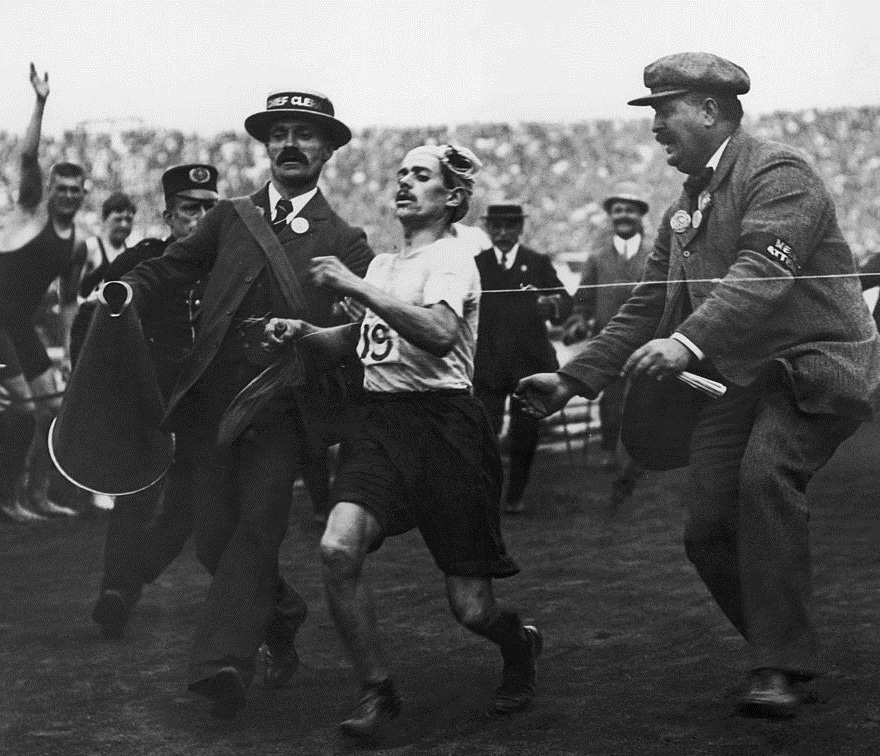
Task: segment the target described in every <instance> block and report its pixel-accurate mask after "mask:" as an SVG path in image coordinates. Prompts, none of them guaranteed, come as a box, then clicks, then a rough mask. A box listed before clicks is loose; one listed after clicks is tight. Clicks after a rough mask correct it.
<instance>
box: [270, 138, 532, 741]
mask: <svg viewBox="0 0 880 756" xmlns="http://www.w3.org/2000/svg"><path fill="white" fill-rule="evenodd" d="M479 168H480V163H479V161H478V160H477V158H476V156H474V155H473V153H471V151H470V150H467V149H465V148H463V147H457V146H453V145H432V146H423V147H418V148H416V149H414V150H411V151H410V152H409V153H408V154H407V155H406V156H405V157H404V159H403V161H402V162H401V164H400V169H399V170H398V172H397V187H398V189H397V194H396V212H397V218H398V220H399V221H400V223H401V225H402V226H403V231H404V247H403V249H402V250H401V251H400V252H398V253H395V254H383V255H379V256H377V257H376V259H375V260H374V261H373V262H372V263H371V264H370V268H369V270H368V271H367V275H366V278H365V279H364V280H361V279H360V278H358V277H357V276H355V275H353V274H352V272H351V271H350V270H348V269H347V268H346V267H345V266H344V265H342V264H341V262H340V261H339V260H337V259H336V258H333V257H321V258H318V259H316V260H314V261H313V262H312V266H311V275H312V278H313V281H314V283H315V284H316V285H318V286H320V287H322V288H324V289H326V290H330V291H335V292H337V293H339V294H343V295H345V296H346V297H351V298H352V299H354V300H355V301H356V302H357V303H359V304H360V305H361V306H363V307H366V308H367V310H366V315H365V317H364V320H363V322H362V323H361V327H360V329H359V330H353V329H350V330H348V331H342V330H335V331H329V332H328V331H326V330H322V329H321V328H318V327H316V326H315V325H313V324H311V323H308V322H303V321H302V320H283V321H277V320H276V321H271V322H270V323H269V325H268V327H267V329H266V338H267V339H268V342H269V344H270V345H273V346H279V345H280V344H282V343H285V342H290V341H293V340H295V339H296V340H299V339H302V341H301V342H300V343H301V345H302V346H301V348H302V349H303V350H312V351H314V352H315V353H318V354H321V355H324V356H325V357H326V356H327V355H329V356H330V357H331V358H332V357H334V356H335V357H336V358H339V357H340V356H342V355H345V354H349V353H351V351H352V349H353V348H354V346H355V345H357V354H358V356H359V357H360V359H361V361H362V363H363V365H364V389H365V391H366V401H365V406H364V411H363V414H362V417H361V421H360V423H359V426H358V429H357V431H356V433H355V434H354V436H353V438H352V441H351V443H350V444H349V448H348V449H347V450H346V451H345V453H344V454H343V455H342V466H341V468H340V470H339V472H338V474H337V477H336V480H335V481H334V484H333V501H334V502H335V505H334V507H333V509H332V510H331V512H330V518H329V520H328V523H327V529H326V530H325V531H324V536H323V538H322V539H321V557H322V560H323V563H324V585H325V588H326V593H327V599H328V601H329V604H330V611H331V613H332V615H333V618H334V621H335V622H336V628H337V630H338V631H339V635H340V637H341V638H342V641H343V643H344V644H345V647H346V649H347V651H348V654H349V657H350V658H351V660H352V662H353V664H354V667H355V672H356V674H357V675H358V677H359V679H360V682H361V685H362V689H363V693H362V697H361V700H360V703H359V704H358V706H357V708H356V709H355V711H354V712H353V713H352V715H351V716H350V717H349V718H348V719H346V720H345V721H344V722H342V723H341V725H340V730H341V732H342V733H343V734H344V735H346V736H349V737H351V738H353V739H355V740H358V741H361V742H370V741H372V740H373V739H375V738H376V736H377V735H378V734H379V732H380V731H381V729H382V727H383V726H384V725H385V724H386V723H387V722H388V721H389V720H391V719H393V718H395V717H396V716H397V715H398V714H399V712H400V706H401V704H400V698H399V697H398V694H397V691H396V689H395V686H394V683H393V681H392V678H391V673H390V670H389V668H388V665H387V662H386V660H385V658H384V653H383V649H382V646H381V643H380V641H379V638H378V628H377V625H376V617H375V612H374V610H373V606H372V601H371V598H370V592H369V588H368V586H367V584H366V582H365V580H364V576H363V568H364V561H365V559H366V556H367V554H368V553H369V552H372V551H374V550H376V549H378V548H379V547H380V546H381V544H382V542H383V541H384V539H385V538H386V537H389V536H395V535H399V534H401V533H404V532H406V531H407V530H411V529H412V528H416V527H417V528H418V529H419V531H420V532H421V534H422V537H423V538H424V540H425V543H426V545H427V546H428V549H429V550H430V552H431V554H432V556H433V557H434V561H435V562H436V564H437V566H438V567H439V568H440V570H441V571H442V572H443V575H444V579H445V583H446V595H447V597H448V599H449V606H450V609H451V610H452V613H453V615H454V616H455V618H456V619H457V620H458V621H459V622H460V623H461V624H463V625H464V626H465V627H467V628H468V629H469V630H470V631H472V632H474V633H476V634H478V635H481V636H483V637H484V638H487V639H489V640H490V641H492V642H493V643H495V644H496V645H497V646H498V647H499V649H500V651H501V655H502V658H503V660H504V670H503V678H502V683H501V686H500V687H499V688H498V689H497V690H496V692H495V696H494V699H493V707H494V709H495V711H496V712H497V713H500V714H509V713H513V712H516V711H520V710H522V709H524V708H525V707H527V706H528V705H529V704H530V703H531V701H532V699H533V697H534V694H535V663H536V661H537V658H538V656H539V654H540V652H541V635H540V633H539V632H538V630H537V628H535V627H534V626H532V625H523V623H522V622H521V621H520V619H519V617H518V615H517V614H516V613H515V612H512V611H510V610H507V609H502V608H501V606H500V605H499V603H498V602H497V601H496V599H495V596H494V594H493V590H492V579H493V578H502V577H509V576H511V575H514V574H516V573H517V572H518V571H519V568H518V567H517V566H516V564H515V563H514V561H513V560H512V559H511V558H510V557H509V556H508V555H507V552H506V549H505V547H504V542H503V540H502V537H501V530H500V522H499V503H500V501H499V500H500V495H501V479H502V474H501V459H500V456H499V453H498V444H497V441H496V438H495V434H494V431H493V429H492V425H491V423H490V421H489V418H488V416H487V414H486V411H485V408H484V407H483V405H482V404H481V403H480V402H479V401H478V400H477V399H475V398H474V397H473V396H472V393H471V388H472V374H473V360H474V348H475V340H476V335H477V320H478V310H479V298H480V278H479V273H478V271H477V268H476V265H475V263H474V259H473V249H472V245H471V244H469V243H468V242H467V241H464V240H461V239H459V238H458V237H457V236H454V235H453V234H452V232H451V224H452V223H453V222H454V221H457V220H459V219H460V218H462V217H464V215H465V214H466V213H467V208H468V203H469V201H470V196H471V193H472V191H473V184H474V174H475V173H476V172H477V170H479Z"/></svg>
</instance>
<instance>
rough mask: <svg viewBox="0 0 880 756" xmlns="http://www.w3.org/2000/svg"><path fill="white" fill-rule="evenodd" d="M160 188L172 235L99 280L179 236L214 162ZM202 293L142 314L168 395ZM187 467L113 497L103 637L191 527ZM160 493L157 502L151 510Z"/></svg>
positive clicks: (100, 612) (208, 184)
mask: <svg viewBox="0 0 880 756" xmlns="http://www.w3.org/2000/svg"><path fill="white" fill-rule="evenodd" d="M162 193H163V195H164V197H165V210H164V211H163V212H162V217H163V218H164V220H165V223H166V224H168V229H169V231H170V232H171V233H170V235H169V236H168V237H166V238H165V239H155V238H150V237H148V238H146V239H142V240H141V241H140V242H138V243H137V244H136V245H135V246H133V247H130V248H129V249H126V250H125V251H124V252H122V253H121V254H120V255H119V256H118V257H116V258H115V259H113V260H112V261H108V263H107V265H106V266H105V267H104V268H103V269H101V270H100V271H97V273H98V274H99V276H100V278H101V280H104V279H106V280H111V281H113V280H116V279H119V278H121V277H122V276H124V275H125V274H126V273H128V272H129V271H131V270H132V269H133V268H134V267H135V266H137V265H138V264H139V263H141V262H143V261H144V260H151V259H153V258H155V257H160V256H161V255H162V254H163V253H164V252H165V250H166V249H167V248H168V247H169V246H170V245H171V244H173V243H174V242H175V241H177V240H178V239H185V238H186V237H187V236H189V234H191V233H192V232H193V230H194V229H195V227H196V225H197V224H198V222H199V221H200V220H201V219H202V217H203V216H204V215H205V214H206V213H207V212H208V211H209V210H210V209H211V208H212V207H214V205H216V204H217V201H218V200H219V199H220V195H219V194H218V193H217V169H216V168H215V167H214V166H212V165H205V164H202V163H189V164H186V165H176V166H174V167H172V168H169V169H168V170H167V171H165V172H164V173H163V174H162ZM200 296H201V295H200V293H199V287H197V288H196V289H195V290H193V291H188V290H186V289H176V290H174V291H171V292H169V295H168V296H165V297H162V298H158V297H157V298H155V299H154V300H153V302H152V306H151V307H150V308H149V309H146V310H144V311H143V312H141V313H140V316H141V318H140V320H141V326H142V328H143V331H144V337H145V339H146V342H147V344H148V345H149V348H150V356H151V358H152V362H153V366H154V368H155V371H156V378H157V382H158V384H159V390H160V391H161V393H162V397H163V399H166V400H167V398H168V397H169V396H170V395H171V390H172V388H174V383H175V381H176V380H177V375H178V373H179V372H180V368H181V365H182V364H183V361H184V359H186V357H187V356H188V355H189V353H190V352H191V351H192V346H193V316H194V314H195V309H196V308H197V305H198V297H200ZM96 306H97V303H96V302H94V301H86V302H84V303H83V304H82V306H81V307H80V310H79V312H78V313H77V316H76V319H75V320H74V323H73V329H72V330H73V332H72V334H71V348H72V350H71V351H72V355H73V357H74V358H76V356H78V351H79V350H78V347H79V346H80V344H81V343H82V340H83V339H84V337H85V333H86V329H87V328H88V325H89V322H90V321H91V318H92V314H93V311H94V308H95V307H96ZM176 441H177V448H176V454H177V455H178V456H183V455H185V454H186V453H187V452H186V442H187V436H186V433H178V434H177V438H176ZM110 462H112V460H110ZM182 473H183V474H182ZM188 473H189V468H188V467H187V466H186V465H182V464H179V465H177V466H176V467H175V468H174V470H173V474H172V475H170V476H168V477H167V479H166V480H164V481H162V482H160V483H156V484H154V485H153V486H150V487H149V488H147V489H146V490H144V491H140V492H138V493H135V494H131V495H129V496H125V497H117V500H116V506H115V507H114V508H113V510H112V511H111V512H110V515H109V519H108V524H107V537H106V540H105V543H104V572H103V575H102V578H101V587H100V595H99V597H98V601H97V603H96V604H95V607H94V610H93V611H92V619H94V620H95V622H96V623H97V624H98V625H99V626H100V627H101V634H102V635H103V636H104V637H107V638H119V637H122V636H123V635H124V631H125V626H126V624H127V623H128V615H129V613H130V612H131V609H132V607H133V606H134V604H135V603H136V602H137V600H138V598H139V597H140V594H141V590H142V587H143V585H144V584H145V583H151V582H152V581H153V580H155V579H156V578H157V577H158V576H159V575H161V574H162V572H164V570H165V568H166V567H168V565H169V564H170V563H171V562H172V561H173V560H174V558H175V557H176V556H177V555H178V554H179V553H180V550H181V549H182V548H183V545H184V544H185V543H186V541H187V539H188V538H189V536H190V534H191V533H192V497H191V495H190V486H191V478H190V476H189V474H188ZM160 497H161V498H162V505H161V508H160V510H159V512H157V513H156V507H157V503H158V502H159V499H160ZM154 513H156V517H155V519H153V515H154Z"/></svg>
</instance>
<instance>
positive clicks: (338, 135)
mask: <svg viewBox="0 0 880 756" xmlns="http://www.w3.org/2000/svg"><path fill="white" fill-rule="evenodd" d="M285 117H287V118H302V119H303V120H306V121H314V122H315V123H318V124H320V125H321V126H323V127H324V128H325V129H327V132H328V133H329V135H330V141H331V142H332V143H333V147H334V148H336V147H342V146H343V145H346V144H348V143H349V142H350V141H351V129H350V128H348V126H346V125H345V124H344V123H343V122H342V121H340V120H338V119H336V118H334V117H333V116H329V115H327V114H325V113H316V112H315V111H314V110H300V109H298V108H277V109H276V110H264V111H262V112H260V113H254V114H253V115H252V116H248V117H247V118H246V119H245V121H244V129H245V131H247V133H248V134H250V135H251V136H252V137H253V138H254V139H258V140H259V141H261V142H263V143H265V142H266V141H268V138H269V127H270V126H271V125H272V124H273V123H275V122H276V121H278V120H280V119H282V118H285Z"/></svg>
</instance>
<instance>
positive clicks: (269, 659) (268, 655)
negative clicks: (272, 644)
mask: <svg viewBox="0 0 880 756" xmlns="http://www.w3.org/2000/svg"><path fill="white" fill-rule="evenodd" d="M262 652H263V685H265V686H266V687H267V688H269V689H270V690H277V689H278V688H282V687H284V686H285V685H286V684H287V682H288V680H290V678H291V677H293V675H294V673H295V672H296V670H297V669H298V668H299V654H298V653H297V652H296V648H295V647H294V645H293V642H292V641H291V644H290V648H288V649H287V651H285V652H280V651H272V649H271V648H269V645H268V644H267V643H264V644H263V647H262Z"/></svg>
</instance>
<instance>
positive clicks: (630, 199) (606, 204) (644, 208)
mask: <svg viewBox="0 0 880 756" xmlns="http://www.w3.org/2000/svg"><path fill="white" fill-rule="evenodd" d="M615 202H632V204H634V205H638V206H639V207H640V208H642V215H644V214H645V213H647V212H648V203H647V202H645V200H642V199H637V198H636V197H624V196H621V195H617V196H613V197H609V198H608V199H606V200H605V201H604V202H603V203H602V207H603V208H604V209H605V212H606V213H610V212H611V206H612V205H613V204H614V203H615Z"/></svg>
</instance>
